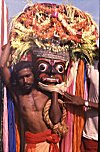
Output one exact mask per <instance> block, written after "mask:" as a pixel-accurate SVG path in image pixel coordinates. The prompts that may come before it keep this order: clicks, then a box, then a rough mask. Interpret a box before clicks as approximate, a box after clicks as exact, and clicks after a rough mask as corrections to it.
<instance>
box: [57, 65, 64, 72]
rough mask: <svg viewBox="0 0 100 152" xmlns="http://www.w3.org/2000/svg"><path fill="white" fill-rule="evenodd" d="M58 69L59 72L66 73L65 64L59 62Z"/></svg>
mask: <svg viewBox="0 0 100 152" xmlns="http://www.w3.org/2000/svg"><path fill="white" fill-rule="evenodd" d="M56 70H57V71H58V72H59V73H64V66H63V65H61V64H59V65H57V66H56Z"/></svg>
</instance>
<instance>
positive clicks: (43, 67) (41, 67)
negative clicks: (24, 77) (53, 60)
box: [38, 63, 48, 72]
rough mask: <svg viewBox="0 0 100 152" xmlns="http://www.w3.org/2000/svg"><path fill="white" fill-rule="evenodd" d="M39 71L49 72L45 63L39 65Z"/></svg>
mask: <svg viewBox="0 0 100 152" xmlns="http://www.w3.org/2000/svg"><path fill="white" fill-rule="evenodd" d="M38 67H39V70H40V71H41V72H44V71H46V70H47V67H48V66H47V64H45V63H41V64H39V66H38Z"/></svg>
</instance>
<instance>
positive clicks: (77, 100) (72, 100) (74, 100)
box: [64, 92, 85, 106]
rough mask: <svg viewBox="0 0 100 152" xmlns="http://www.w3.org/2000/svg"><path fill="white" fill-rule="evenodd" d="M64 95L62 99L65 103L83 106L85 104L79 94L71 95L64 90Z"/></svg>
mask: <svg viewBox="0 0 100 152" xmlns="http://www.w3.org/2000/svg"><path fill="white" fill-rule="evenodd" d="M64 97H65V98H66V99H65V101H64V102H65V104H72V105H76V106H84V104H85V100H83V99H82V98H81V97H79V96H75V95H71V94H69V93H67V92H65V93H64Z"/></svg>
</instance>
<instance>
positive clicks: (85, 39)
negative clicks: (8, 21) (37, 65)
mask: <svg viewBox="0 0 100 152" xmlns="http://www.w3.org/2000/svg"><path fill="white" fill-rule="evenodd" d="M97 38H98V32H97V25H96V23H95V22H94V20H93V19H92V17H91V16H90V15H89V14H88V13H85V12H83V11H81V10H79V9H78V8H76V7H74V6H71V5H56V4H48V3H37V4H34V5H32V6H29V7H27V8H26V9H25V10H24V11H23V12H21V13H20V14H19V15H18V16H16V17H15V18H14V19H13V21H12V28H11V48H12V50H13V51H12V52H11V55H12V64H14V63H16V62H18V61H19V60H20V59H21V57H22V55H25V54H27V52H29V51H30V50H31V51H32V53H33V54H35V55H37V56H39V57H40V56H41V57H47V58H54V59H62V60H69V57H70V58H72V57H73V55H75V54H76V53H78V54H79V55H80V57H81V56H83V57H84V58H87V59H88V61H89V62H90V63H91V62H92V60H93V57H94V55H95V54H96V51H95V50H96V40H97Z"/></svg>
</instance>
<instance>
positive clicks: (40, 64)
mask: <svg viewBox="0 0 100 152" xmlns="http://www.w3.org/2000/svg"><path fill="white" fill-rule="evenodd" d="M34 74H35V79H36V80H37V81H38V82H39V81H40V82H42V83H45V84H58V83H61V82H62V81H63V80H64V74H65V62H64V61H61V60H52V59H46V58H37V60H36V62H35V64H34Z"/></svg>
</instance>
